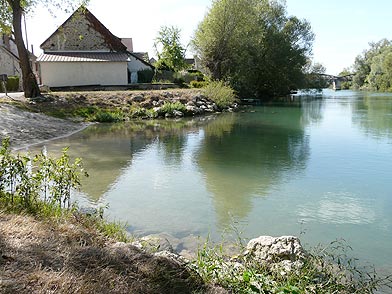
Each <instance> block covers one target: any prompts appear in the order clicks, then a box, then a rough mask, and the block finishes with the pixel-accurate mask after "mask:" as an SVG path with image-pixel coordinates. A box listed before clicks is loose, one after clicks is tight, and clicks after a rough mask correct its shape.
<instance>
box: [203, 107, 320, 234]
mask: <svg viewBox="0 0 392 294" xmlns="http://www.w3.org/2000/svg"><path fill="white" fill-rule="evenodd" d="M301 105H302V106H303V104H301V103H300V104H298V105H297V106H300V107H287V108H274V107H262V108H259V109H258V110H257V112H255V113H253V114H245V115H238V114H237V115H235V114H232V115H230V114H228V115H222V116H220V117H219V118H218V119H217V120H215V121H213V122H212V123H210V124H209V125H208V126H206V128H205V136H204V140H203V142H202V144H201V145H200V150H199V151H198V155H197V164H198V166H199V168H200V169H201V171H202V173H203V175H204V177H205V181H206V184H207V189H208V190H209V191H210V192H211V193H212V194H213V196H214V199H213V200H214V205H215V210H216V214H217V218H218V223H219V225H220V227H221V228H224V227H227V226H228V225H229V224H230V221H231V218H232V217H235V218H240V219H243V218H245V217H246V216H247V215H248V214H249V212H250V211H251V209H252V198H253V197H260V196H264V195H266V194H267V193H269V191H270V189H272V188H274V187H276V186H278V185H279V183H280V182H281V181H284V179H287V174H288V173H292V174H293V175H295V174H298V173H300V172H301V170H303V169H304V168H305V166H306V160H307V158H308V157H309V152H310V150H309V140H308V137H307V136H306V134H305V131H304V127H303V122H304V121H309V120H310V119H309V118H311V117H313V113H312V111H311V110H312V109H316V110H317V111H318V110H319V108H318V107H312V108H306V111H307V112H305V113H306V117H304V116H303V115H304V112H302V107H301ZM311 105H312V104H311ZM319 105H320V104H319ZM312 106H313V105H312ZM316 117H319V116H318V115H317V114H316ZM283 174H286V176H283Z"/></svg>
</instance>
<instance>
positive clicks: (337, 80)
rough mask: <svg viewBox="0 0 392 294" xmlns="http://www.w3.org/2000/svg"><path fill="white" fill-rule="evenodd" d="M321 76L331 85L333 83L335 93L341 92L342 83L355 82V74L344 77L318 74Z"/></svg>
mask: <svg viewBox="0 0 392 294" xmlns="http://www.w3.org/2000/svg"><path fill="white" fill-rule="evenodd" d="M318 75H319V76H323V77H325V78H326V79H327V80H328V81H329V82H330V83H332V89H334V90H335V91H338V90H341V88H342V82H349V81H352V80H353V76H355V74H348V75H344V76H334V75H329V74H318Z"/></svg>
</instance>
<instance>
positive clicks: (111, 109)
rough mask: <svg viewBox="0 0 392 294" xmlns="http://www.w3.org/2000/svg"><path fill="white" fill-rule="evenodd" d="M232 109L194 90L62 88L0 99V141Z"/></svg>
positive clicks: (20, 142) (23, 141)
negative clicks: (97, 124)
mask: <svg viewBox="0 0 392 294" xmlns="http://www.w3.org/2000/svg"><path fill="white" fill-rule="evenodd" d="M237 109H238V104H237V103H232V104H230V105H227V106H222V105H218V104H217V103H215V102H214V101H212V100H211V99H209V98H208V97H206V96H204V95H203V94H202V92H201V91H200V90H195V89H175V90H170V91H168V90H154V91H101V92H63V93H50V94H45V95H44V96H43V97H41V98H38V99H25V98H24V97H23V96H22V97H18V98H15V99H10V98H7V97H2V98H0V122H1V123H0V139H2V138H4V137H6V136H9V137H11V146H12V147H13V148H23V147H24V146H28V145H31V144H36V143H39V142H42V141H45V140H51V139H54V138H57V137H63V136H67V135H70V134H72V133H74V132H77V131H78V130H81V129H83V128H84V127H86V126H87V125H88V122H92V121H98V122H114V121H126V120H130V119H155V118H180V117H184V116H197V115H204V114H211V113H218V112H225V111H228V112H231V111H236V110H237Z"/></svg>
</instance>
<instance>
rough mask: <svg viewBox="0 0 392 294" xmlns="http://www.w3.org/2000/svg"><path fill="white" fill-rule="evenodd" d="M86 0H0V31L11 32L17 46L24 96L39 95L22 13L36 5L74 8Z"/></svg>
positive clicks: (49, 8)
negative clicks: (24, 31) (23, 27)
mask: <svg viewBox="0 0 392 294" xmlns="http://www.w3.org/2000/svg"><path fill="white" fill-rule="evenodd" d="M87 1H88V0H0V32H2V33H6V34H11V33H12V34H13V36H14V38H15V44H16V47H17V48H18V56H19V62H20V67H21V70H22V78H23V89H24V92H25V97H27V98H34V97H38V96H40V91H39V88H38V84H37V80H36V78H35V75H34V73H33V71H32V69H31V64H30V53H29V51H28V50H27V48H26V45H25V44H24V41H23V35H22V15H23V14H28V13H31V12H32V11H33V10H34V8H35V7H37V6H38V5H41V6H44V7H46V8H47V9H48V10H49V11H51V12H53V11H54V10H55V9H62V10H65V11H67V10H68V9H74V8H75V7H74V6H73V5H75V4H76V5H82V4H86V2H87Z"/></svg>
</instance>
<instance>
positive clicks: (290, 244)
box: [245, 236, 306, 271]
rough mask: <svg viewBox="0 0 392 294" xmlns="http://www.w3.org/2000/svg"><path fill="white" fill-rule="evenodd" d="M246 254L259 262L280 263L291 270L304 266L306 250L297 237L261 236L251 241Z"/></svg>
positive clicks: (279, 264)
mask: <svg viewBox="0 0 392 294" xmlns="http://www.w3.org/2000/svg"><path fill="white" fill-rule="evenodd" d="M245 255H246V256H248V257H251V258H253V259H255V260H256V261H257V262H260V263H263V264H267V265H278V266H281V267H282V268H283V269H284V270H287V271H290V270H292V269H293V268H298V267H301V266H302V264H303V260H304V259H305V257H306V252H305V250H304V249H303V247H302V245H301V242H300V240H299V239H298V238H297V237H294V236H282V237H271V236H260V237H258V238H256V239H252V240H250V241H249V243H248V245H247V246H246V252H245Z"/></svg>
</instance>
